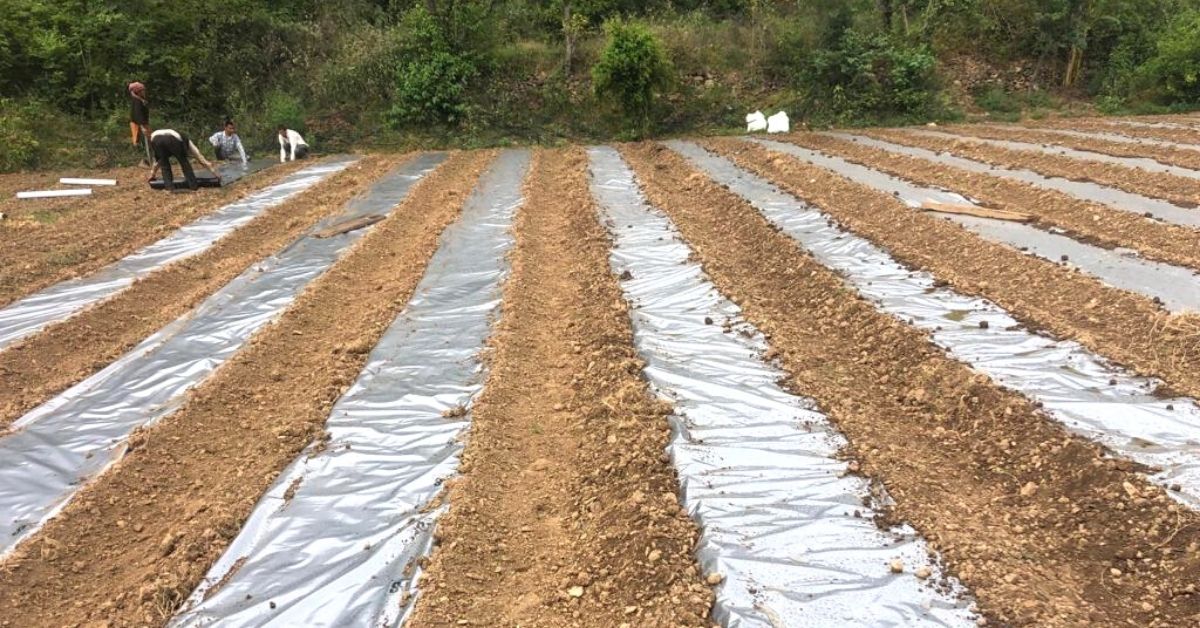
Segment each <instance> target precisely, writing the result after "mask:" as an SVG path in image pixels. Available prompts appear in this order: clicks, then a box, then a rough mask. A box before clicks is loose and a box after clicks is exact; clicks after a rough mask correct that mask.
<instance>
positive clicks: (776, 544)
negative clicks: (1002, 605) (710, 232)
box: [590, 148, 975, 628]
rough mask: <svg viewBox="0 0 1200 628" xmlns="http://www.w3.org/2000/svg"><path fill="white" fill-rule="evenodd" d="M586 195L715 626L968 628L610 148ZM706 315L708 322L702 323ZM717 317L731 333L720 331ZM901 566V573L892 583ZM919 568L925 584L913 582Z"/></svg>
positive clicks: (808, 405) (595, 165)
mask: <svg viewBox="0 0 1200 628" xmlns="http://www.w3.org/2000/svg"><path fill="white" fill-rule="evenodd" d="M590 157H591V171H592V190H593V193H594V194H595V195H596V197H597V199H598V200H599V202H600V205H601V207H602V208H603V210H604V212H605V215H606V216H607V224H608V227H609V230H610V232H611V233H612V235H613V237H614V238H615V240H616V248H614V249H613V251H612V254H611V262H612V265H613V268H614V270H616V272H618V273H622V272H624V271H628V272H629V273H630V275H631V276H632V278H629V279H624V280H622V282H621V284H622V289H623V290H624V292H625V295H626V298H627V299H628V300H629V301H630V303H631V304H632V305H633V308H632V320H633V325H634V339H635V342H636V345H637V349H638V351H639V353H640V354H641V355H642V357H643V358H644V359H645V360H646V362H647V366H646V369H645V375H646V377H647V378H648V379H649V380H650V382H651V384H652V385H653V386H654V388H655V390H656V392H657V393H658V394H660V395H662V396H664V397H666V398H668V399H670V400H671V401H672V402H674V404H675V412H676V414H675V415H674V416H673V417H672V419H671V420H672V424H673V437H672V443H671V447H670V451H671V455H672V458H673V460H674V462H675V466H676V468H677V469H678V472H679V477H680V481H681V482H682V493H683V498H684V503H685V505H686V506H687V508H688V510H689V512H690V513H691V514H692V516H693V517H694V518H695V519H696V521H697V522H698V523H699V525H700V528H701V532H702V536H701V540H700V543H699V545H698V547H697V552H698V558H699V560H700V562H701V564H702V566H703V568H704V571H705V572H706V573H711V572H716V573H721V574H723V575H724V576H725V581H724V582H723V583H722V584H721V585H720V586H719V587H718V588H717V601H716V606H715V608H714V617H715V619H717V620H718V621H720V622H721V623H722V624H723V625H725V626H729V627H750V626H756V627H757V626H763V627H775V628H783V627H785V626H862V627H871V628H876V627H881V626H974V625H975V622H974V620H973V619H972V613H971V612H970V611H969V610H968V609H967V602H966V601H965V600H964V599H962V597H961V593H962V588H961V586H960V585H958V584H957V583H956V582H954V581H947V582H945V584H946V586H947V587H948V589H947V590H949V591H951V593H946V592H943V590H942V589H940V588H935V587H934V586H933V584H932V583H933V582H934V581H936V580H939V579H941V574H940V571H939V569H938V567H937V566H936V565H934V564H932V563H931V561H930V555H929V549H928V547H927V545H926V544H925V542H924V541H923V540H922V539H920V538H919V537H918V536H917V535H916V534H915V532H914V531H913V530H911V529H909V528H907V527H905V528H896V529H892V530H886V531H885V530H880V529H879V528H878V527H877V526H876V525H875V523H874V522H873V521H872V519H871V517H872V516H873V515H874V513H873V512H872V511H871V509H870V508H869V507H867V506H864V500H866V499H867V497H868V494H869V486H868V482H867V481H866V480H864V479H863V478H861V477H858V476H854V475H848V474H847V473H846V463H845V462H844V461H840V460H837V459H836V458H835V455H836V453H837V451H838V449H839V448H840V447H842V446H843V445H844V444H845V439H844V438H843V437H842V436H841V435H840V434H839V433H838V432H837V431H836V430H835V429H834V427H833V426H832V425H831V424H830V423H829V421H828V419H827V418H826V417H825V416H824V415H823V414H821V413H820V412H819V411H817V410H816V409H815V404H814V403H813V402H812V401H811V400H809V399H805V398H802V397H798V396H796V395H792V394H789V393H787V392H785V391H783V390H782V389H781V388H780V387H779V385H778V384H777V382H778V381H779V380H780V379H781V378H782V377H783V376H784V373H783V372H782V371H780V370H778V369H776V368H774V367H772V366H769V365H767V364H766V363H765V362H764V361H763V359H762V358H761V357H760V355H761V354H762V352H763V351H764V350H765V349H766V342H765V341H764V339H763V337H762V335H761V334H759V333H758V332H757V331H756V330H755V329H754V328H753V327H752V326H750V325H749V324H748V323H745V322H744V321H743V320H742V319H741V316H740V311H739V309H738V307H737V306H736V305H734V304H733V303H731V302H730V301H729V300H727V299H725V298H724V297H722V296H721V295H720V293H718V292H717V290H716V288H715V287H714V286H713V285H712V284H711V283H710V282H709V281H708V280H707V278H706V277H705V276H704V274H703V272H702V270H701V269H700V266H699V265H698V264H696V263H694V262H691V261H689V259H688V256H689V249H688V247H687V245H686V244H684V243H683V242H682V241H681V240H680V237H679V235H678V233H677V232H676V231H675V229H674V227H673V226H672V225H671V222H670V220H669V219H668V218H667V217H666V216H664V215H663V214H662V213H661V212H659V211H658V210H656V209H653V208H651V207H649V206H648V205H647V204H646V201H645V200H644V199H643V197H642V195H641V193H640V192H639V191H638V189H637V186H636V185H635V183H634V181H633V174H632V172H631V171H630V170H629V169H628V167H627V166H625V164H624V163H623V162H622V161H621V158H620V156H619V155H618V154H617V153H616V152H615V151H614V150H613V149H611V148H595V149H592V150H591V151H590ZM705 317H709V318H711V319H712V324H706V323H705ZM726 322H729V323H731V324H732V326H733V330H732V331H731V332H726V331H724V330H723V326H724V324H725V323H726ZM893 559H900V560H902V561H903V563H904V565H905V567H906V573H903V574H893V573H891V572H890V570H889V562H890V561H891V560H893ZM922 565H924V566H928V567H930V569H931V570H932V571H933V572H934V573H935V576H934V578H931V579H930V581H928V582H922V581H921V580H919V579H918V578H917V577H916V576H915V575H913V572H914V571H915V570H916V569H917V568H918V567H919V566H922Z"/></svg>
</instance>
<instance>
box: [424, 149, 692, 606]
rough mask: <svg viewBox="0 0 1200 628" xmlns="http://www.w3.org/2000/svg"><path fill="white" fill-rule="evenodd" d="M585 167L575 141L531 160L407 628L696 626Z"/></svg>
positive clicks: (677, 521) (660, 435) (661, 435)
mask: <svg viewBox="0 0 1200 628" xmlns="http://www.w3.org/2000/svg"><path fill="white" fill-rule="evenodd" d="M586 168H587V162H586V158H585V156H584V154H583V151H582V150H580V149H567V150H561V151H545V152H539V153H538V154H537V155H536V157H535V160H534V164H533V169H532V171H531V174H530V178H529V181H528V183H527V186H526V203H525V206H524V208H523V209H522V210H521V211H520V213H519V214H518V217H517V222H516V234H517V246H516V249H515V251H514V253H513V254H512V264H513V273H512V276H511V278H510V279H509V280H508V283H507V285H506V286H505V290H504V314H503V317H502V318H501V321H500V324H499V329H498V330H497V333H496V336H495V337H494V338H493V340H492V343H491V344H492V347H493V349H494V351H495V353H494V356H493V359H492V360H491V372H490V375H489V377H488V381H487V386H486V388H485V389H484V392H483V394H482V395H481V396H480V397H479V399H478V401H477V402H476V403H475V405H474V407H473V409H472V424H471V433H470V437H469V441H468V444H467V448H466V452H465V455H464V462H463V468H462V472H463V475H462V477H461V478H459V479H458V480H455V481H454V483H453V487H452V488H451V489H450V491H449V500H450V504H451V507H450V510H449V512H448V513H447V515H446V516H444V517H443V518H442V520H441V522H440V523H439V524H438V530H437V536H438V539H439V543H440V545H439V547H438V548H437V550H436V551H435V552H434V555H433V559H432V563H431V566H430V569H429V571H428V572H427V573H426V576H425V577H424V578H423V579H422V581H421V592H422V597H421V598H420V600H419V601H418V603H417V610H416V613H415V615H414V619H413V621H412V622H410V624H409V625H411V626H414V627H424V626H453V625H471V626H501V625H502V626H597V627H605V628H615V627H616V626H634V625H637V626H704V625H706V622H705V617H706V616H707V614H708V611H709V607H710V606H711V604H712V594H711V593H710V592H709V591H708V588H707V587H706V586H705V585H704V584H703V583H702V582H701V577H700V575H699V574H698V572H697V567H696V565H695V562H694V560H693V558H692V550H693V545H694V543H695V541H696V538H697V532H696V530H695V528H694V526H693V525H692V522H691V520H690V519H689V518H688V515H687V513H686V511H684V509H683V508H682V507H681V506H680V504H679V502H678V501H677V498H676V494H677V490H678V484H677V481H676V478H675V474H674V471H673V470H672V467H671V464H670V461H669V459H668V458H667V456H666V455H665V453H664V451H665V449H666V446H667V442H668V439H669V432H668V426H667V420H666V417H665V414H666V413H667V412H668V411H669V409H670V408H669V406H668V405H667V404H664V403H660V402H657V401H655V400H654V398H653V397H652V396H651V394H650V392H649V390H648V389H647V386H646V384H645V382H643V381H642V380H641V379H640V377H639V373H640V372H641V369H642V367H643V364H642V362H641V361H640V360H638V358H637V357H636V354H635V352H634V349H633V346H632V331H631V329H630V321H629V315H628V312H627V307H626V305H625V303H624V301H623V300H622V298H621V291H620V288H619V286H618V284H617V281H616V278H615V277H613V275H612V274H611V272H610V270H609V265H608V251H609V246H610V244H609V240H608V238H607V235H606V234H605V232H604V230H603V228H602V226H601V225H600V223H599V222H598V220H597V210H596V206H595V204H594V202H593V201H592V199H591V196H590V193H589V190H588V185H587V172H586ZM518 496H519V497H518ZM652 554H653V556H652ZM573 587H581V588H580V589H577V590H576V593H580V592H582V593H581V595H580V596H578V597H573V596H572V595H571V594H570V591H571V589H572V588H573Z"/></svg>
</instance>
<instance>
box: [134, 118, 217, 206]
mask: <svg viewBox="0 0 1200 628" xmlns="http://www.w3.org/2000/svg"><path fill="white" fill-rule="evenodd" d="M150 146H151V147H152V148H153V149H154V160H155V161H154V168H152V169H151V170H150V179H149V180H150V181H153V180H154V176H155V175H156V174H158V171H159V170H162V177H163V187H165V188H166V189H167V190H169V191H174V190H175V175H174V173H173V172H172V171H171V158H172V157H174V158H175V161H178V162H179V169H180V170H182V171H183V178H184V179H185V180H186V181H187V186H188V187H189V188H191V189H192V190H195V189H196V188H198V187H200V185H199V183H197V181H196V173H195V172H193V171H192V164H191V162H189V161H188V153H191V154H192V156H194V157H195V158H196V159H197V160H199V161H200V163H202V164H204V167H205V168H207V169H208V171H209V172H211V173H212V174H213V176H214V177H216V179H217V182H218V183H219V182H220V181H221V175H220V174H218V173H217V170H216V168H213V165H212V164H210V163H208V160H207V159H205V158H204V155H202V154H201V153H200V149H199V148H196V145H195V144H193V143H192V141H191V140H190V139H188V137H187V136H186V135H184V134H182V133H180V132H178V131H175V130H174V129H159V130H157V131H155V132H154V133H151V134H150Z"/></svg>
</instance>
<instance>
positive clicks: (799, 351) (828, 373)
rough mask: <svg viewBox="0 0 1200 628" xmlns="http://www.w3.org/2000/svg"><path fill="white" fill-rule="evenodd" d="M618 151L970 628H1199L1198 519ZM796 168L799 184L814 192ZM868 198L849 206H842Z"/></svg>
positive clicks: (684, 178) (704, 188)
mask: <svg viewBox="0 0 1200 628" xmlns="http://www.w3.org/2000/svg"><path fill="white" fill-rule="evenodd" d="M737 144H738V143H737V142H728V143H724V144H723V146H724V147H725V148H726V149H728V150H729V151H734V150H740V148H739V147H738V146H737ZM623 154H624V155H625V156H626V157H627V158H628V159H629V160H630V162H631V164H632V165H633V167H634V169H635V171H636V173H637V175H638V177H639V179H640V182H641V184H642V185H643V189H644V191H645V192H646V194H647V196H648V198H649V199H650V201H651V202H652V203H654V204H655V205H656V206H657V207H659V208H661V209H663V210H664V211H666V212H667V214H669V215H670V217H671V218H672V219H673V220H674V221H675V223H676V225H677V226H678V228H679V229H680V231H681V232H682V234H683V236H684V237H685V238H686V239H687V241H688V242H689V243H690V244H691V245H692V246H693V248H694V250H695V252H696V254H697V256H698V258H699V260H700V261H701V263H702V264H703V265H704V268H705V270H706V271H707V273H708V274H709V276H710V277H711V278H712V280H713V281H714V283H715V284H716V286H717V287H718V289H720V290H721V291H722V292H723V293H724V294H725V295H727V296H729V297H730V298H731V299H732V300H733V301H735V302H736V303H738V304H739V305H740V306H741V307H742V308H743V310H744V314H745V316H746V317H747V319H748V320H749V321H750V322H751V323H753V324H754V325H756V326H757V327H759V328H760V329H761V330H763V332H764V333H766V334H767V336H768V337H769V338H770V341H771V345H772V349H773V350H774V351H775V352H776V353H777V355H778V358H779V360H780V361H781V364H782V365H783V367H784V368H785V369H786V370H787V371H788V372H789V373H790V374H791V377H790V378H789V384H790V385H791V386H792V388H793V389H794V390H796V391H797V392H798V393H799V394H804V395H808V396H810V397H813V398H815V399H816V400H817V402H818V403H819V404H820V405H821V407H822V409H824V410H825V411H826V412H827V413H828V414H829V416H830V417H831V419H832V420H833V421H835V423H836V424H837V425H838V427H839V428H840V429H841V430H842V432H843V433H845V434H846V435H847V437H848V438H849V440H850V443H851V448H852V452H851V453H852V454H853V456H854V457H855V458H856V459H858V460H861V467H860V468H861V470H862V471H863V472H864V473H865V474H867V475H869V476H871V477H873V478H876V479H878V480H880V481H882V482H883V483H884V485H885V486H886V487H887V490H888V491H889V493H890V494H891V496H892V497H893V498H894V499H895V501H896V506H895V508H894V511H893V512H892V513H891V518H892V519H893V520H903V521H908V522H911V523H913V524H914V525H915V526H916V527H917V529H918V530H920V531H921V532H922V533H923V534H924V535H925V537H926V538H927V539H929V541H930V543H931V545H932V546H933V547H934V548H935V549H936V550H939V551H940V552H941V554H942V556H943V557H944V558H945V559H946V560H947V561H948V566H949V569H950V570H951V572H952V573H954V574H955V575H956V576H958V577H959V578H961V579H962V580H963V581H964V582H965V583H966V584H967V585H968V586H969V587H970V588H971V590H972V592H973V593H974V594H975V596H976V597H977V599H978V602H979V606H980V609H981V610H982V611H983V613H984V614H985V615H986V616H987V617H989V618H990V619H991V620H992V621H989V622H988V625H995V624H996V623H1001V624H1003V623H1008V624H1012V625H1021V626H1039V627H1045V626H1084V625H1088V626H1118V625H1130V626H1133V625H1136V626H1163V627H1165V626H1186V625H1194V624H1195V623H1196V622H1197V621H1200V598H1198V597H1197V595H1196V594H1195V591H1196V585H1195V581H1196V578H1197V577H1198V576H1200V554H1198V549H1197V548H1198V546H1200V515H1198V514H1197V513H1195V512H1193V511H1190V510H1188V509H1186V508H1184V507H1183V506H1180V505H1178V504H1176V503H1175V502H1174V501H1173V500H1171V499H1170V498H1169V497H1168V496H1167V495H1166V494H1165V493H1164V491H1163V490H1161V489H1159V488H1156V487H1154V486H1151V485H1149V484H1148V483H1147V482H1146V481H1145V480H1144V479H1143V478H1142V477H1141V476H1140V475H1139V474H1137V473H1136V472H1133V471H1132V465H1131V464H1129V463H1128V462H1126V461H1122V460H1113V459H1109V458H1108V457H1106V456H1105V455H1104V452H1103V451H1102V450H1101V449H1100V448H1099V447H1098V446H1096V445H1093V444H1091V443H1088V442H1086V441H1083V440H1081V439H1079V438H1076V437H1072V436H1071V435H1069V434H1068V433H1067V432H1066V431H1065V430H1064V429H1063V428H1062V427H1061V426H1060V425H1059V424H1058V423H1056V422H1054V421H1052V420H1050V419H1048V418H1047V417H1045V416H1044V415H1043V414H1041V413H1040V411H1038V410H1037V409H1035V408H1034V406H1033V404H1032V403H1031V402H1030V401H1029V400H1027V399H1025V398H1024V397H1022V396H1020V395H1018V394H1016V393H1014V392H1012V391H1009V390H1007V389H1004V388H1001V387H1000V386H998V385H997V384H995V383H994V382H992V381H990V380H989V379H988V378H987V377H985V376H983V375H980V374H978V373H975V372H974V371H972V370H971V369H970V368H969V367H968V366H966V365H964V364H962V363H960V362H957V361H954V360H952V359H950V358H949V357H947V356H946V355H945V354H944V353H943V352H942V351H940V350H938V349H937V348H936V347H934V346H933V345H932V344H931V343H930V342H929V340H928V337H927V336H926V335H925V334H924V333H922V332H920V331H918V330H916V329H915V328H912V327H910V326H908V325H905V324H904V323H902V322H900V321H899V320H897V319H895V318H894V317H891V316H889V315H886V314H883V313H880V312H878V311H877V310H876V309H875V307H874V306H872V305H871V304H870V303H868V302H866V301H864V300H862V299H861V298H859V297H858V296H857V294H855V293H854V292H853V291H852V290H850V289H849V288H848V287H847V286H846V285H845V283H844V281H843V280H842V279H841V278H840V277H839V276H838V275H837V274H836V273H834V272H833V271H831V270H829V269H828V268H825V267H824V266H822V265H820V264H819V263H817V262H816V261H815V260H813V258H812V257H811V256H810V255H808V254H806V253H805V252H804V251H803V250H801V249H800V248H799V247H798V246H797V244H796V242H795V241H794V240H792V239H791V238H789V237H788V236H786V235H784V234H783V233H781V232H779V231H778V230H777V229H775V228H774V227H773V226H772V225H771V224H770V223H768V222H767V220H766V219H765V218H764V217H763V216H762V215H761V214H760V213H759V212H758V211H757V210H755V209H754V208H753V207H752V206H750V205H749V204H748V203H746V202H745V201H743V200H742V199H740V198H739V197H737V196H735V195H733V194H732V193H730V192H729V191H727V190H725V189H723V188H722V187H721V186H719V185H717V184H716V183H714V182H713V181H712V180H711V179H709V178H708V177H706V176H704V175H703V174H700V173H699V172H697V171H695V170H694V169H692V168H690V167H689V166H688V165H687V164H686V162H685V161H684V160H683V159H682V158H681V157H680V156H678V155H677V154H675V153H673V152H671V151H669V150H666V149H665V148H663V147H661V146H658V145H634V146H627V147H624V148H623ZM812 170H813V169H808V170H806V171H805V172H804V178H803V180H804V181H805V183H806V187H808V188H811V189H819V190H825V189H829V188H830V187H831V185H830V183H831V182H829V181H826V180H825V179H822V178H820V175H819V173H817V172H813V171H812ZM837 185H844V184H837ZM850 198H851V197H844V198H843V197H841V196H839V197H838V202H839V204H840V203H842V202H844V201H845V200H847V199H850ZM872 203H873V201H872V200H871V199H870V197H867V196H866V195H865V194H864V193H863V192H861V191H857V190H856V191H855V193H854V194H853V195H852V203H851V206H856V205H858V204H872ZM892 214H893V216H894V217H895V218H896V219H897V220H901V217H902V216H903V215H904V213H903V212H899V211H895V210H893V211H892ZM905 227H906V225H905V224H903V223H901V224H893V226H892V227H891V228H892V230H893V231H907V229H906V228H905ZM947 246H949V247H951V250H953V245H952V244H950V245H947ZM976 246H977V245H976ZM995 267H996V268H1004V266H1003V265H997V266H995ZM1014 274H1019V272H1018V273H1014Z"/></svg>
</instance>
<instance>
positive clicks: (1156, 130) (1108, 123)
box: [1026, 117, 1200, 150]
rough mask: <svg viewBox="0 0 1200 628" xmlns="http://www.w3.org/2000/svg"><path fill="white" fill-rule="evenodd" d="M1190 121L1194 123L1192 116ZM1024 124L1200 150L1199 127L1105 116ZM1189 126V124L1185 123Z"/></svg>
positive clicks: (1170, 119) (1167, 119)
mask: <svg viewBox="0 0 1200 628" xmlns="http://www.w3.org/2000/svg"><path fill="white" fill-rule="evenodd" d="M1129 120H1132V121H1134V122H1138V121H1142V122H1154V121H1158V122H1179V120H1178V119H1174V118H1158V119H1147V118H1141V117H1138V118H1129ZM1192 123H1193V124H1194V123H1195V119H1194V118H1193V120H1192ZM1026 126H1029V127H1030V128H1048V129H1067V130H1071V131H1096V132H1100V133H1116V134H1118V135H1125V136H1128V137H1133V138H1142V139H1148V140H1161V141H1165V142H1175V143H1177V144H1185V145H1192V146H1195V148H1194V149H1193V150H1200V127H1198V128H1178V127H1161V126H1160V127H1152V126H1144V125H1138V124H1122V123H1121V122H1120V121H1119V120H1112V119H1106V118H1084V119H1077V118H1070V119H1065V118H1064V119H1061V120H1043V121H1038V122H1033V123H1028V124H1027V125H1026ZM1185 126H1190V125H1185Z"/></svg>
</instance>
